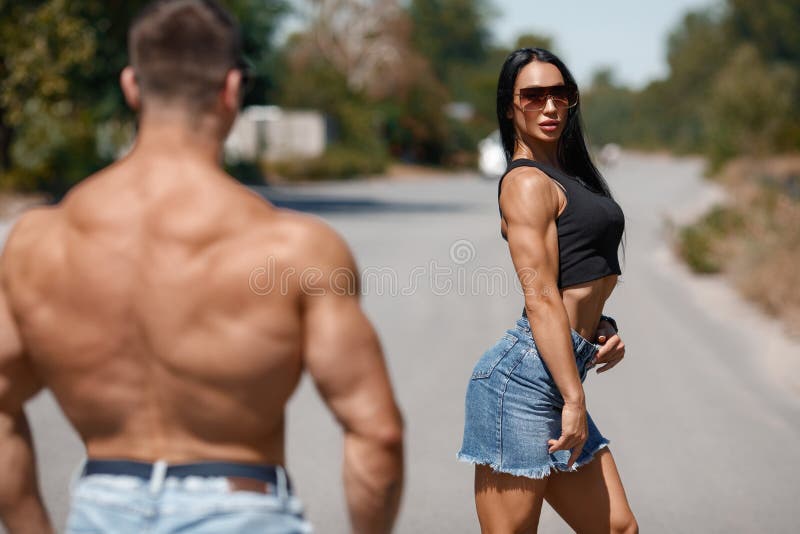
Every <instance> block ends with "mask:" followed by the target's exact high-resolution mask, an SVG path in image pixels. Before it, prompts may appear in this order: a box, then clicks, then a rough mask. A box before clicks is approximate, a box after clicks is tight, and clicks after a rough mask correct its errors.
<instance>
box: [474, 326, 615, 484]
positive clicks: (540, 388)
mask: <svg viewBox="0 0 800 534" xmlns="http://www.w3.org/2000/svg"><path fill="white" fill-rule="evenodd" d="M571 336H572V348H573V356H574V358H575V365H576V366H577V369H578V374H579V376H580V379H581V382H583V380H584V379H585V378H586V375H587V373H588V371H589V369H590V368H591V367H593V366H594V362H593V358H594V355H595V354H596V353H597V351H598V349H599V348H600V346H599V345H596V344H594V343H592V342H590V341H589V340H587V339H585V338H583V337H582V336H581V335H580V334H578V332H576V331H575V330H571ZM563 406H564V399H563V398H562V397H561V394H560V393H559V391H558V387H557V386H556V384H555V382H554V381H553V377H552V376H551V375H550V371H549V369H548V368H547V365H546V364H545V362H544V360H543V359H542V358H541V356H540V355H539V351H538V349H537V348H536V343H535V342H534V340H533V335H532V333H531V327H530V323H529V322H528V319H527V317H524V316H523V317H521V318H520V319H519V320H517V324H516V328H512V329H510V330H508V331H506V333H505V334H504V335H503V336H502V337H501V338H500V339H499V340H498V341H497V343H495V344H494V346H492V347H491V348H489V349H488V350H487V351H486V352H485V353H484V354H483V356H482V357H481V358H480V360H478V363H477V364H476V365H475V367H474V369H473V372H472V377H471V379H470V382H469V386H468V387H467V396H466V407H465V408H466V410H465V416H466V417H465V424H464V437H463V442H462V446H461V450H460V451H459V452H458V459H459V460H462V461H465V462H470V463H475V464H485V465H489V466H491V467H492V468H493V469H494V470H495V471H500V472H504V473H510V474H512V475H519V476H526V477H530V478H544V477H546V476H548V475H549V474H550V473H551V471H552V470H553V469H556V470H560V471H566V470H570V471H575V470H576V469H577V468H578V467H580V466H582V465H584V464H586V463H588V462H589V461H591V460H592V458H593V457H594V455H595V453H597V451H599V450H600V449H601V448H603V447H605V446H607V445H608V443H609V440H607V439H606V438H604V437H603V435H602V434H600V431H599V430H598V429H597V427H596V426H595V424H594V421H593V420H592V418H591V416H590V415H589V414H588V413H587V415H586V417H587V420H588V427H589V436H588V439H587V440H586V443H585V444H584V447H583V451H582V452H581V454H580V456H578V459H577V460H576V461H575V463H573V464H572V466H571V468H567V462H568V461H569V457H570V451H568V450H559V451H555V452H554V453H552V454H551V453H549V452H548V449H549V445H548V444H547V440H549V439H558V438H559V436H560V435H561V410H562V408H563Z"/></svg>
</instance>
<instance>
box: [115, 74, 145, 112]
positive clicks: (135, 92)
mask: <svg viewBox="0 0 800 534" xmlns="http://www.w3.org/2000/svg"><path fill="white" fill-rule="evenodd" d="M119 85H120V87H122V94H123V95H125V102H127V103H128V106H130V108H131V109H132V110H134V111H139V108H140V107H141V105H142V95H141V91H140V89H139V82H138V81H136V71H134V70H133V67H131V66H130V65H128V66H127V67H125V68H124V69H122V72H121V73H120V75H119Z"/></svg>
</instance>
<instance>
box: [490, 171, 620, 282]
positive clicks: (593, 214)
mask: <svg viewBox="0 0 800 534" xmlns="http://www.w3.org/2000/svg"><path fill="white" fill-rule="evenodd" d="M518 167H536V168H537V169H539V170H541V171H542V172H544V173H545V174H547V175H548V176H549V177H550V178H552V179H553V180H555V181H556V182H558V183H559V184H561V185H562V186H563V188H564V190H565V194H566V197H567V206H566V207H565V208H564V211H563V212H561V215H559V216H558V218H557V219H556V227H557V228H558V258H559V274H558V287H559V288H563V287H568V286H571V285H575V284H580V283H583V282H588V281H590V280H596V279H597V278H602V277H603V276H606V275H609V274H622V271H621V270H620V267H619V259H618V258H617V249H618V248H619V243H620V240H621V239H622V231H623V230H624V228H625V217H624V215H623V213H622V208H620V207H619V204H617V203H616V202H615V201H614V200H613V199H611V198H609V197H607V196H605V195H604V194H602V192H600V191H597V190H595V189H593V188H591V187H590V186H589V185H588V184H586V183H585V182H583V180H581V179H580V178H577V177H574V176H570V175H568V174H565V173H564V172H562V171H560V170H558V169H556V168H555V167H551V166H549V165H545V164H542V163H539V162H538V161H533V160H530V159H517V160H514V161H512V162H511V165H509V166H508V168H507V169H506V172H505V174H504V175H503V176H502V178H500V181H499V182H498V184H497V199H498V206H499V200H500V188H501V186H502V184H503V179H504V178H505V177H506V176H507V175H508V173H509V172H511V171H512V170H513V169H516V168H518ZM500 216H501V217H502V216H503V212H502V210H500ZM501 234H502V232H501ZM503 239H505V237H503Z"/></svg>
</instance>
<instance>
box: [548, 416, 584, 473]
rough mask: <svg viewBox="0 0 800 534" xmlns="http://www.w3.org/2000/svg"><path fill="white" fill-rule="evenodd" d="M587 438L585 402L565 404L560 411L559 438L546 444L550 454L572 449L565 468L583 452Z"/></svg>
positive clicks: (570, 465)
mask: <svg viewBox="0 0 800 534" xmlns="http://www.w3.org/2000/svg"><path fill="white" fill-rule="evenodd" d="M588 438H589V423H588V422H587V420H586V403H585V402H576V403H573V402H565V403H564V408H563V409H562V410H561V437H560V438H558V439H557V440H555V439H549V440H547V444H548V445H550V448H549V449H548V451H547V452H549V453H550V454H552V453H554V452H555V451H558V450H569V449H572V455H570V457H569V461H568V462H567V467H572V464H573V463H574V462H575V460H577V459H578V456H580V455H581V451H583V446H584V444H585V443H586V440H587V439H588Z"/></svg>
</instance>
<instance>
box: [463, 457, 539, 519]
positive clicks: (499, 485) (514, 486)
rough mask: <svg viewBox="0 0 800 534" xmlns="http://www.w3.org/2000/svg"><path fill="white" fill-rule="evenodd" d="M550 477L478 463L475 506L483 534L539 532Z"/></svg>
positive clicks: (476, 468)
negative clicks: (516, 473) (523, 474)
mask: <svg viewBox="0 0 800 534" xmlns="http://www.w3.org/2000/svg"><path fill="white" fill-rule="evenodd" d="M546 486H547V479H535V478H528V477H520V476H514V475H509V474H508V473H498V472H496V471H493V470H492V468H491V467H489V466H486V465H476V466H475V507H476V508H477V511H478V521H480V524H481V532H482V533H483V534H511V533H515V532H525V533H526V534H527V533H535V532H536V528H537V526H538V523H539V514H540V512H541V511H542V500H543V499H544V495H545V488H546Z"/></svg>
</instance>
